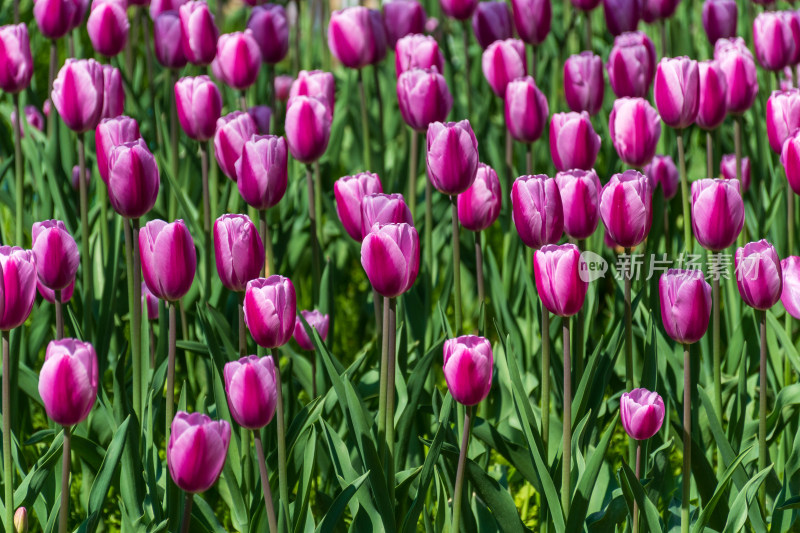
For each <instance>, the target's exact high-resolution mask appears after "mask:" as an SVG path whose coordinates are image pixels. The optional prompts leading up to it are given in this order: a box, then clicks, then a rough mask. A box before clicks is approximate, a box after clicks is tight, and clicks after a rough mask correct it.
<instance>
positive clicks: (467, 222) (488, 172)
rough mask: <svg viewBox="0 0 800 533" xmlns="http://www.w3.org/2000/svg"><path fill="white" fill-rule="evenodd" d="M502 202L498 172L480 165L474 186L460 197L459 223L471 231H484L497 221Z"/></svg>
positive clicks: (487, 166)
mask: <svg viewBox="0 0 800 533" xmlns="http://www.w3.org/2000/svg"><path fill="white" fill-rule="evenodd" d="M502 202H503V200H502V193H501V191H500V180H499V179H497V172H495V171H494V169H493V168H492V167H490V166H489V165H484V164H483V163H478V174H477V175H476V176H475V181H474V182H473V184H472V186H470V188H469V189H467V190H466V191H464V192H462V193H461V194H459V195H458V221H459V222H460V223H461V225H462V226H464V227H465V228H467V229H468V230H470V231H483V230H485V229H486V228H488V227H489V226H491V225H492V224H494V221H495V220H497V217H498V216H499V215H500V207H501V204H502Z"/></svg>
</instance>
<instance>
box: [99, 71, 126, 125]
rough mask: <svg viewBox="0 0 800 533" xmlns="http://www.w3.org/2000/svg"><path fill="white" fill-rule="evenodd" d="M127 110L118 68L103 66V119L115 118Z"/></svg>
mask: <svg viewBox="0 0 800 533" xmlns="http://www.w3.org/2000/svg"><path fill="white" fill-rule="evenodd" d="M124 108H125V89H123V88H122V75H121V74H120V72H119V69H118V68H115V67H112V66H111V65H103V113H102V115H101V117H102V118H114V117H118V116H120V115H121V114H122V112H123V110H124Z"/></svg>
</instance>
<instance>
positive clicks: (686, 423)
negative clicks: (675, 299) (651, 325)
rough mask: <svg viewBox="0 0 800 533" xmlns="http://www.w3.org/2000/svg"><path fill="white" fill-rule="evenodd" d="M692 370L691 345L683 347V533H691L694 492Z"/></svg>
mask: <svg viewBox="0 0 800 533" xmlns="http://www.w3.org/2000/svg"><path fill="white" fill-rule="evenodd" d="M691 405H692V370H691V361H690V360H689V345H688V344H684V345H683V470H682V473H683V481H682V494H681V533H689V525H690V524H689V497H690V495H691V491H692V409H691Z"/></svg>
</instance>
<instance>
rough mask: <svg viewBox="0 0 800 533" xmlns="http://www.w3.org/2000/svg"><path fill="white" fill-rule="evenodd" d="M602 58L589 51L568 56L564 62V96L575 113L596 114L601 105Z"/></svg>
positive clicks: (602, 83)
mask: <svg viewBox="0 0 800 533" xmlns="http://www.w3.org/2000/svg"><path fill="white" fill-rule="evenodd" d="M604 94H605V80H604V79H603V60H602V59H601V58H600V56H598V55H595V54H594V53H592V52H590V51H584V52H581V53H580V54H575V55H571V56H569V58H567V61H566V62H565V63H564V97H565V98H566V100H567V105H568V106H569V108H570V109H571V110H573V111H575V112H576V113H580V112H581V111H586V112H587V113H589V114H590V115H594V114H596V113H597V112H598V111H600V108H602V107H603V96H604Z"/></svg>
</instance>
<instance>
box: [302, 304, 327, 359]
mask: <svg viewBox="0 0 800 533" xmlns="http://www.w3.org/2000/svg"><path fill="white" fill-rule="evenodd" d="M300 314H301V315H303V318H304V319H305V321H306V322H307V323H308V326H309V327H310V328H313V329H315V330H316V331H317V333H319V338H320V339H322V340H323V341H324V340H325V339H327V338H328V323H329V322H330V317H329V316H328V315H323V314H322V313H320V312H319V311H317V310H316V309H314V310H313V311H300ZM294 340H296V341H297V345H298V346H300V348H301V349H303V350H306V351H307V352H313V351H314V343H313V341H312V340H311V339H310V338H309V336H308V333H306V328H305V327H304V326H303V322H302V321H301V320H300V315H298V316H297V320H296V321H295V323H294Z"/></svg>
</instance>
